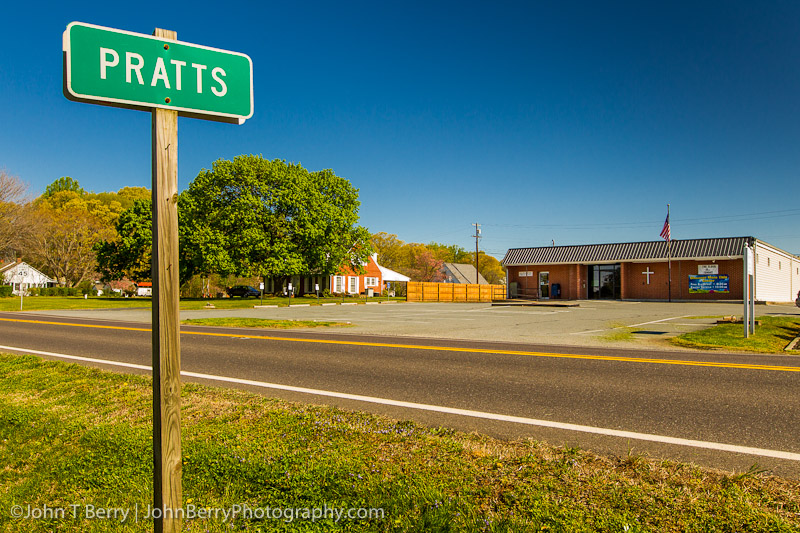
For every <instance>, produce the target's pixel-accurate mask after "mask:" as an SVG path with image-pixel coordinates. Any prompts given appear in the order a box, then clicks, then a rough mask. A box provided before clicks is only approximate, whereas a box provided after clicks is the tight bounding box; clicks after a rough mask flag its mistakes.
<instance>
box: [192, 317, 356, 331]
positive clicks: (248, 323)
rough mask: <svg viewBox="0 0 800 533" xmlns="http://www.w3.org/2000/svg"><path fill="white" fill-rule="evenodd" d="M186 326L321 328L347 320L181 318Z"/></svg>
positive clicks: (343, 323) (344, 325) (340, 324)
mask: <svg viewBox="0 0 800 533" xmlns="http://www.w3.org/2000/svg"><path fill="white" fill-rule="evenodd" d="M181 324H186V325H187V326H218V327H224V328H265V329H292V328H321V327H348V326H350V323H349V322H326V321H323V320H271V319H268V318H235V317H231V318H190V319H186V320H181Z"/></svg>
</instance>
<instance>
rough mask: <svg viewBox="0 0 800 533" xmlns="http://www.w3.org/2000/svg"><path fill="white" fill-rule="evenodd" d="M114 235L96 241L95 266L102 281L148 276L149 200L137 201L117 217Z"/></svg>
mask: <svg viewBox="0 0 800 533" xmlns="http://www.w3.org/2000/svg"><path fill="white" fill-rule="evenodd" d="M116 230H117V238H116V239H112V240H107V241H103V242H100V243H98V245H97V246H95V251H96V252H97V269H98V271H99V272H100V274H101V276H102V278H103V279H104V280H105V281H112V280H119V279H122V278H123V277H127V278H128V279H130V280H134V281H144V280H149V279H150V277H151V271H150V263H151V249H152V235H153V232H152V214H151V202H150V201H149V200H136V201H135V202H134V203H133V205H132V206H131V207H130V209H127V210H126V211H124V212H123V213H122V214H121V215H120V216H119V219H118V220H117V224H116Z"/></svg>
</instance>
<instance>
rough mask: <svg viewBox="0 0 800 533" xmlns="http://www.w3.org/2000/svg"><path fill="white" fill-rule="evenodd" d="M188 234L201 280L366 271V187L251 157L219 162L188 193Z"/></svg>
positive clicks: (183, 205) (184, 213) (184, 220)
mask: <svg viewBox="0 0 800 533" xmlns="http://www.w3.org/2000/svg"><path fill="white" fill-rule="evenodd" d="M178 205H179V208H180V211H181V224H182V226H183V228H182V232H181V233H182V235H183V236H184V237H185V239H186V250H187V254H188V261H189V262H190V263H191V268H192V269H193V271H195V272H196V273H199V274H210V273H212V272H215V273H218V274H221V275H231V274H233V275H237V276H261V277H268V276H270V277H271V276H292V275H301V274H309V273H318V274H331V273H334V272H336V271H337V270H338V269H339V267H341V266H342V265H343V264H346V263H349V264H352V265H355V266H360V265H361V263H362V262H365V261H366V260H367V257H368V255H369V253H371V250H372V248H371V245H370V242H369V237H370V236H369V232H368V231H367V230H366V229H365V228H363V227H361V226H358V225H357V222H358V208H359V206H360V202H359V201H358V189H355V188H354V187H353V186H352V185H351V184H350V182H349V181H347V180H346V179H344V178H341V177H339V176H337V175H336V174H334V173H333V172H332V171H331V170H322V171H319V172H309V171H308V170H306V169H305V168H303V167H302V166H300V165H298V164H292V163H286V162H285V161H281V160H274V161H269V160H266V159H264V158H262V157H261V156H254V155H246V156H245V155H243V156H238V157H235V158H234V159H233V161H227V160H222V159H221V160H218V161H216V162H215V163H214V164H213V166H212V169H211V170H204V171H202V172H201V173H200V174H199V175H198V176H197V177H196V178H195V179H194V181H193V182H192V183H191V184H190V186H189V188H188V189H187V190H186V191H184V192H183V193H182V194H181V197H180V200H179V204H178Z"/></svg>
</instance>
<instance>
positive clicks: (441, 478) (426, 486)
mask: <svg viewBox="0 0 800 533" xmlns="http://www.w3.org/2000/svg"><path fill="white" fill-rule="evenodd" d="M150 393H151V391H150V380H149V379H148V378H145V377H140V376H128V375H121V374H114V373H107V372H101V371H99V370H95V369H87V368H83V367H79V366H76V365H67V364H63V363H56V362H43V361H41V360H39V359H37V358H35V357H31V356H12V355H3V354H0V462H2V465H3V468H2V469H0V487H2V490H0V510H2V511H0V531H5V532H17V531H29V532H49V531H59V532H108V531H112V532H116V531H119V532H122V531H125V532H130V531H133V532H139V531H141V532H144V531H151V530H152V525H153V524H152V522H151V521H148V520H146V519H145V518H144V513H145V509H146V507H147V505H148V503H149V502H150V501H151V498H152V482H151V460H152V455H151V454H152V451H151V437H150V435H151V407H150ZM182 416H183V495H184V505H185V508H186V509H187V510H188V509H190V508H194V509H198V508H199V509H206V508H207V509H208V510H209V511H208V512H209V513H210V512H211V511H214V510H217V509H223V510H228V511H230V510H231V509H234V507H233V506H234V505H242V504H247V505H248V506H249V507H250V508H251V509H262V510H264V509H265V508H266V507H269V508H270V509H271V511H269V512H271V513H272V514H271V515H267V517H266V518H264V517H262V518H259V517H258V515H257V514H251V515H250V516H245V515H244V514H243V513H242V514H239V515H237V516H236V517H234V518H233V519H232V520H230V521H227V522H225V521H223V517H222V515H218V517H217V518H213V517H206V518H194V519H191V520H187V521H186V522H185V523H184V530H185V531H191V532H206V531H209V532H217V531H219V532H222V531H226V532H227V531H250V532H258V531H431V532H440V531H441V532H444V531H520V532H522V531H525V532H528V531H564V532H573V531H586V532H589V531H591V532H594V531H609V532H611V531H613V532H618V531H633V532H640V531H658V532H661V531H698V532H700V531H703V532H705V531H731V532H732V531H737V532H744V531H753V532H756V531H757V532H763V531H773V532H783V531H787V532H788V531H800V484H798V482H796V481H789V480H785V479H780V478H775V477H769V476H767V475H765V474H763V473H757V472H755V471H752V472H746V473H742V474H738V475H733V474H726V473H721V472H717V471H711V470H706V469H701V468H697V467H694V466H690V465H685V464H677V463H671V462H656V461H652V460H648V459H646V458H642V457H639V456H628V457H600V456H597V455H593V454H591V453H588V452H585V451H581V450H578V449H560V448H553V447H549V446H546V445H543V444H541V443H537V442H533V441H519V442H511V443H509V442H503V441H498V440H494V439H491V438H488V437H485V436H479V435H466V434H461V433H457V432H453V431H451V430H447V429H441V428H439V429H427V428H424V427H421V426H418V425H416V424H414V423H411V422H400V421H394V420H390V419H387V418H381V417H377V416H372V415H366V414H360V413H355V412H347V411H343V410H339V409H334V408H326V407H315V406H309V405H303V404H296V403H288V402H284V401H278V400H272V399H268V398H264V397H261V396H256V395H253V394H250V393H245V392H240V391H231V390H223V389H215V388H207V387H203V386H199V385H193V384H188V385H185V386H184V388H183V415H182ZM71 505H75V506H76V507H74V508H73V507H70V506H71ZM90 505H93V506H95V508H99V507H103V508H114V509H120V510H124V509H128V510H129V511H130V512H131V513H138V514H136V515H134V514H130V515H129V516H128V518H127V519H126V520H125V521H124V522H122V519H121V516H120V515H117V516H116V517H115V518H113V519H107V520H97V519H95V520H88V519H86V514H87V513H86V511H87V509H89V507H88V506H90ZM15 506H20V507H15ZM28 506H30V508H31V509H32V510H34V511H36V510H39V513H40V514H41V513H43V512H44V511H43V510H44V509H46V508H49V509H51V516H56V515H53V514H52V513H53V511H52V510H53V509H56V510H57V509H67V513H68V514H66V516H65V517H64V518H42V519H37V520H34V519H25V518H12V516H11V513H22V514H23V515H24V514H26V513H27V509H28ZM45 506H47V507H45ZM137 506H138V509H137ZM190 506H193V507H190ZM324 506H327V507H328V508H336V509H339V508H343V509H375V510H380V511H374V514H373V517H372V518H366V517H365V518H360V519H359V518H353V519H346V518H345V519H343V520H340V521H338V522H337V521H336V520H335V519H334V518H332V515H328V517H327V518H323V519H317V520H312V519H310V518H309V519H306V518H304V514H305V511H304V510H305V509H308V510H309V511H308V513H309V515H310V513H312V512H314V511H311V509H314V508H323V507H324ZM289 508H292V509H294V511H292V512H291V514H292V516H291V518H292V520H288V518H289V511H288V509H289ZM71 509H76V510H77V517H76V518H73V515H72V514H69V513H71V512H72V511H71ZM276 510H282V511H281V514H280V515H279V518H277V519H271V518H269V516H276V515H277V511H276ZM362 512H363V513H368V511H362ZM380 513H383V517H382V518H381V517H380ZM375 515H377V516H378V517H375ZM134 516H135V518H136V520H134Z"/></svg>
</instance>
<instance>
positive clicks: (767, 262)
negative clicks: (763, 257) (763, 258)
mask: <svg viewBox="0 0 800 533" xmlns="http://www.w3.org/2000/svg"><path fill="white" fill-rule="evenodd" d="M767 266H769V257H767Z"/></svg>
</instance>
